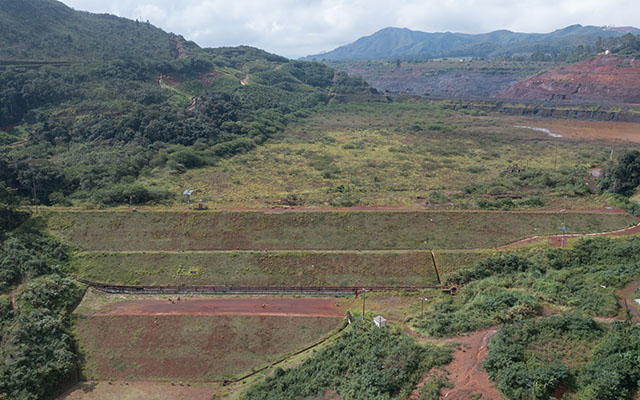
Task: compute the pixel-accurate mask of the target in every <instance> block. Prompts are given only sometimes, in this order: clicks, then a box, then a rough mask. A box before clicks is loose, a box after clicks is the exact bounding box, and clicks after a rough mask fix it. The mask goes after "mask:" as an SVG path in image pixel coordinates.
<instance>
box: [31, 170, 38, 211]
mask: <svg viewBox="0 0 640 400" xmlns="http://www.w3.org/2000/svg"><path fill="white" fill-rule="evenodd" d="M31 189H32V191H33V204H35V206H36V214H37V213H38V194H37V192H36V178H35V177H34V176H33V175H31Z"/></svg>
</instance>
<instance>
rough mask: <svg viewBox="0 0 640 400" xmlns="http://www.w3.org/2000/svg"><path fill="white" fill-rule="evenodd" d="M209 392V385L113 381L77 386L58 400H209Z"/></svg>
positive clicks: (79, 384)
mask: <svg viewBox="0 0 640 400" xmlns="http://www.w3.org/2000/svg"><path fill="white" fill-rule="evenodd" d="M212 391H213V388H212V386H211V385H210V384H203V383H187V382H182V383H180V382H179V381H178V382H175V383H174V384H173V385H172V384H171V383H170V382H153V381H138V382H129V381H113V382H100V381H90V382H80V383H78V384H77V385H76V386H74V387H73V388H71V389H70V390H68V391H67V392H65V393H63V394H62V395H61V396H60V397H58V400H104V399H114V400H115V399H136V400H137V399H139V400H148V399H154V400H176V399H189V400H210V399H211V393H212Z"/></svg>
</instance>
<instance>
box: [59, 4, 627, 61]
mask: <svg viewBox="0 0 640 400" xmlns="http://www.w3.org/2000/svg"><path fill="white" fill-rule="evenodd" d="M62 1H63V2H64V3H65V4H67V5H68V6H70V7H72V8H75V9H76V10H84V11H91V12H96V13H110V14H115V15H118V16H121V17H127V18H131V19H140V20H142V21H147V20H149V21H150V22H151V23H152V24H154V25H156V26H158V27H160V28H162V29H164V30H166V31H169V32H174V33H176V34H180V35H182V36H184V37H185V38H186V39H188V40H193V41H194V42H196V43H198V44H199V45H200V46H202V47H219V46H237V45H249V46H254V47H258V48H261V49H264V50H267V51H269V52H272V53H276V54H279V55H283V56H285V57H289V58H298V57H303V56H306V55H310V54H317V53H321V52H323V51H329V50H332V49H334V48H336V47H338V46H341V45H343V44H347V43H350V42H353V41H354V40H356V39H358V38H359V37H362V36H367V35H371V34H373V33H374V32H376V31H378V30H380V29H382V28H385V27H389V26H393V27H398V28H409V29H414V30H421V31H425V32H445V31H449V32H464V33H483V32H489V31H492V30H497V29H509V30H512V31H518V32H540V33H545V32H551V31H553V30H555V29H560V28H563V27H566V26H568V25H573V24H582V25H596V26H604V25H612V26H628V25H634V24H635V25H638V20H637V16H638V15H640V1H638V0H482V1H480V0H62Z"/></svg>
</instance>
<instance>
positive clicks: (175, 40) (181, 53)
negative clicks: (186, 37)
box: [172, 36, 184, 60]
mask: <svg viewBox="0 0 640 400" xmlns="http://www.w3.org/2000/svg"><path fill="white" fill-rule="evenodd" d="M172 39H173V44H174V46H175V48H176V52H177V53H178V59H179V60H180V59H183V58H184V49H183V48H182V43H180V40H179V39H178V37H177V36H173V37H172Z"/></svg>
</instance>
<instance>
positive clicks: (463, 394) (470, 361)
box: [441, 329, 502, 400]
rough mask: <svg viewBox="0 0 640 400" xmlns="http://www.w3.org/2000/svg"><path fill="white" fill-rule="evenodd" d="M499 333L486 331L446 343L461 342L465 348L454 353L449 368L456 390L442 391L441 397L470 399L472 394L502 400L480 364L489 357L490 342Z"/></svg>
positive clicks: (457, 399) (491, 330)
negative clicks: (488, 346)
mask: <svg viewBox="0 0 640 400" xmlns="http://www.w3.org/2000/svg"><path fill="white" fill-rule="evenodd" d="M496 331H497V330H496V329H487V330H482V331H478V332H474V333H471V334H469V335H467V336H463V337H459V338H453V339H445V340H444V341H445V342H454V343H461V344H462V346H460V348H459V349H458V350H456V352H455V353H453V361H451V362H450V363H449V364H448V365H447V367H446V369H447V372H449V381H450V382H451V383H452V384H453V388H452V389H446V388H445V389H443V390H442V392H441V393H442V398H444V399H447V400H467V399H469V398H470V396H471V395H474V394H481V395H482V397H481V399H492V400H499V399H502V396H500V394H499V393H498V391H497V390H496V389H495V388H494V387H493V384H492V383H491V381H490V380H489V376H488V375H487V373H486V372H485V371H484V370H483V369H482V365H481V363H482V360H484V358H485V357H486V355H487V345H488V344H489V340H490V339H491V337H492V336H493V335H495V333H496Z"/></svg>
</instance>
